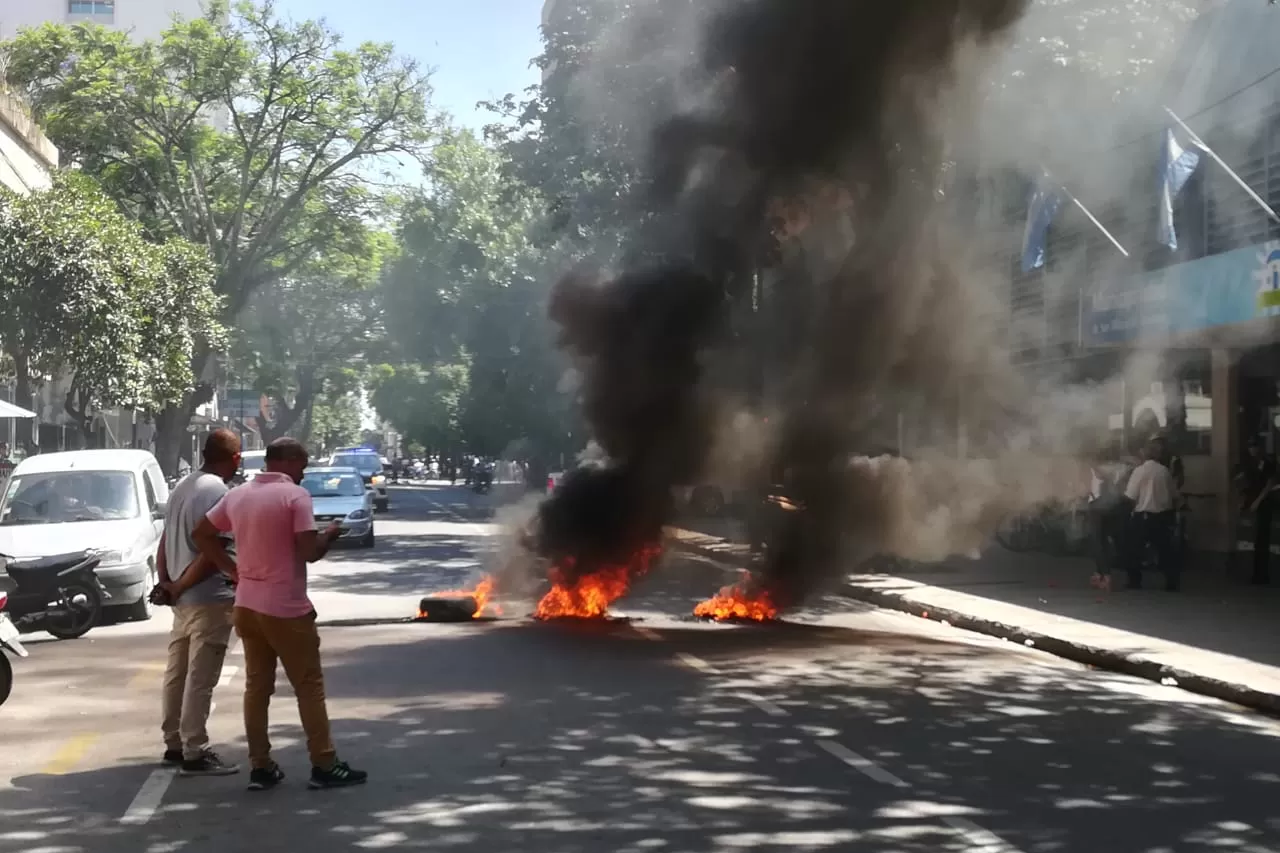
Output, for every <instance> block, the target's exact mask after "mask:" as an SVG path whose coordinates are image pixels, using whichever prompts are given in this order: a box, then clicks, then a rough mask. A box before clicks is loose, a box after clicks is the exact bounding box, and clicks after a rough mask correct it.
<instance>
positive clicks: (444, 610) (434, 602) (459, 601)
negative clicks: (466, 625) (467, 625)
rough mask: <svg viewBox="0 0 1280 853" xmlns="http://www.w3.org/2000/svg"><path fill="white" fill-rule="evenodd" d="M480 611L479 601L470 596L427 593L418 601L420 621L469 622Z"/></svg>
mask: <svg viewBox="0 0 1280 853" xmlns="http://www.w3.org/2000/svg"><path fill="white" fill-rule="evenodd" d="M479 612H480V603H479V602H478V601H476V599H475V598H474V597H472V596H434V595H428V596H426V597H425V598H423V599H422V601H420V602H419V603H418V620H419V621H421V622H470V621H471V620H473V619H475V618H476V614H477V613H479Z"/></svg>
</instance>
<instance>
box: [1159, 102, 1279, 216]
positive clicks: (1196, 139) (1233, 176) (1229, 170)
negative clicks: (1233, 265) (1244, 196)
mask: <svg viewBox="0 0 1280 853" xmlns="http://www.w3.org/2000/svg"><path fill="white" fill-rule="evenodd" d="M1164 111H1165V112H1166V113H1168V114H1169V118H1171V119H1173V120H1174V121H1176V122H1177V123H1178V127H1180V128H1182V129H1183V131H1185V132H1186V134H1187V136H1189V137H1191V143H1192V144H1193V145H1195V146H1196V147H1197V148H1199V149H1200V150H1201V151H1203V152H1204V153H1206V154H1208V155H1209V156H1210V157H1211V158H1212V159H1213V162H1215V163H1217V164H1218V165H1219V166H1221V167H1222V170H1223V171H1224V172H1226V173H1227V174H1228V175H1230V176H1231V180H1233V181H1235V182H1236V183H1237V184H1238V185H1239V186H1240V189H1242V190H1244V191H1245V192H1247V193H1248V194H1249V198H1251V199H1253V201H1254V203H1255V204H1257V205H1258V207H1260V208H1262V209H1263V210H1265V211H1266V212H1267V216H1270V217H1271V218H1272V220H1274V221H1276V222H1280V216H1278V215H1276V212H1275V211H1274V210H1272V209H1271V205H1269V204H1267V203H1266V202H1265V201H1263V200H1262V196H1260V195H1258V194H1257V193H1256V192H1254V191H1253V187H1251V186H1249V185H1248V184H1247V183H1245V180H1244V178H1242V177H1240V176H1239V175H1237V174H1236V173H1235V172H1234V171H1233V170H1232V168H1231V167H1230V166H1228V165H1227V164H1226V163H1225V162H1223V160H1222V158H1221V157H1219V156H1218V155H1217V154H1216V153H1214V150H1213V149H1212V148H1210V147H1209V146H1208V145H1205V144H1204V141H1203V140H1202V139H1201V138H1200V137H1198V136H1196V132H1195V131H1194V130H1192V129H1191V128H1189V127H1187V123H1186V122H1184V121H1183V120H1182V119H1180V118H1178V116H1177V114H1176V113H1175V112H1174V111H1173V110H1171V109H1169V108H1168V107H1165V108H1164Z"/></svg>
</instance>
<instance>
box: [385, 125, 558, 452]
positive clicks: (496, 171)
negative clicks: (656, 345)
mask: <svg viewBox="0 0 1280 853" xmlns="http://www.w3.org/2000/svg"><path fill="white" fill-rule="evenodd" d="M430 179H431V180H430V185H429V187H428V189H427V190H426V191H425V192H424V193H422V194H421V195H420V196H419V197H417V198H415V199H412V200H411V201H410V203H409V205H408V206H407V208H406V211H405V214H404V217H403V220H402V224H401V229H400V240H401V249H400V254H399V256H398V258H397V259H396V261H395V262H394V263H393V264H392V265H391V266H390V267H389V269H388V271H387V275H386V276H385V278H384V281H383V284H382V287H381V302H382V305H383V309H384V317H385V322H386V327H387V330H388V333H389V335H390V337H391V339H392V340H394V341H396V342H397V344H398V345H399V348H400V353H401V355H402V356H403V360H404V362H405V364H407V365H409V366H408V367H401V368H398V369H390V370H389V373H388V372H384V373H383V374H382V375H380V376H379V378H378V380H377V384H376V385H375V389H374V396H373V401H374V406H375V408H376V409H377V411H378V413H379V414H380V415H381V416H382V417H384V418H386V419H387V420H388V421H389V422H390V423H391V424H392V425H394V426H395V427H396V428H397V429H398V430H400V431H401V432H402V433H404V434H405V435H406V436H408V437H409V438H410V439H412V440H416V441H418V442H419V443H421V444H422V445H424V446H426V447H428V448H439V447H442V446H448V447H456V446H457V445H458V443H459V442H462V443H463V444H465V446H466V447H467V448H468V449H469V450H470V451H471V452H475V453H482V454H501V453H504V452H510V451H513V450H516V451H518V452H520V453H522V454H523V453H529V452H542V453H558V452H559V451H560V449H561V448H560V444H562V443H563V442H564V441H565V436H566V435H567V432H566V430H565V428H564V423H565V420H566V417H567V405H566V401H565V400H564V399H563V395H561V394H558V393H557V384H558V382H559V380H560V376H561V374H562V372H563V370H564V365H563V364H562V363H561V362H560V360H559V358H558V356H557V354H556V352H555V350H554V346H553V342H552V339H551V329H550V325H549V324H548V323H547V321H546V307H545V303H546V297H547V292H548V287H549V284H550V282H551V281H552V280H553V278H554V275H555V270H554V267H553V266H552V265H550V264H549V262H548V261H547V255H546V252H545V250H544V249H542V248H541V247H540V246H539V245H538V244H537V240H536V235H537V234H538V231H539V229H540V228H541V223H542V220H541V217H540V216H539V215H538V212H537V206H536V204H535V202H534V200H533V199H532V198H531V197H530V196H529V194H528V192H527V191H522V190H521V189H520V188H519V187H518V186H515V187H513V186H512V184H511V183H510V181H509V179H508V178H507V177H506V176H505V174H504V161H503V159H502V157H501V156H500V155H499V154H498V153H497V152H495V151H493V150H492V149H490V148H489V147H487V146H485V145H484V144H482V143H481V142H480V141H479V140H477V139H476V138H475V136H474V135H473V134H471V133H468V132H455V133H452V134H449V135H448V136H447V137H446V138H445V141H444V142H443V143H442V144H441V145H440V146H439V147H438V148H437V150H436V154H435V162H434V164H433V168H432V170H431V172H430ZM462 377H465V382H463V381H462ZM433 393H440V394H443V395H444V397H443V398H442V399H439V400H436V399H433V398H432V397H431V394H433ZM415 406H416V407H420V408H421V410H420V411H419V410H417V409H415V408H414V407H415Z"/></svg>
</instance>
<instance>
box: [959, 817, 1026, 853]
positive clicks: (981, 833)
mask: <svg viewBox="0 0 1280 853" xmlns="http://www.w3.org/2000/svg"><path fill="white" fill-rule="evenodd" d="M942 822H943V823H945V824H946V825H947V826H949V827H951V828H952V829H954V830H955V831H956V832H957V833H958V834H959V835H960V837H961V838H963V839H964V841H965V843H966V844H968V845H969V846H968V847H967V848H965V849H966V850H967V851H968V853H1022V851H1020V850H1019V849H1018V848H1017V847H1014V846H1013V845H1012V844H1009V843H1007V842H1006V841H1005V840H1004V839H1003V838H1001V837H1000V836H998V835H996V834H995V833H994V832H992V831H991V830H988V829H983V828H982V827H980V826H978V825H977V824H976V823H974V822H973V821H971V820H969V819H968V818H963V817H954V816H953V817H944V818H943V819H942Z"/></svg>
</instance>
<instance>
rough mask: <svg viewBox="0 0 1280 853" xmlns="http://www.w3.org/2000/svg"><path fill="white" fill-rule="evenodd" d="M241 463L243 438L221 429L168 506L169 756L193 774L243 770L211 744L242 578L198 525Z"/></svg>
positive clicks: (163, 545)
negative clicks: (217, 560)
mask: <svg viewBox="0 0 1280 853" xmlns="http://www.w3.org/2000/svg"><path fill="white" fill-rule="evenodd" d="M239 467H240V438H239V436H237V435H236V434H235V433H234V432H231V431H230V430H227V429H218V430H214V431H213V432H212V433H210V434H209V438H208V439H207V440H206V441H205V445H204V465H203V467H201V468H200V470H199V471H193V472H191V473H190V474H189V475H187V477H186V478H185V479H184V480H183V481H182V482H180V483H179V484H178V485H177V486H175V487H174V489H173V491H172V492H171V493H170V495H169V503H168V506H167V507H166V509H165V530H164V536H163V537H161V540H160V553H159V557H158V560H157V563H158V565H157V570H158V573H159V575H160V586H161V588H162V589H163V590H164V591H165V592H166V593H167V594H168V597H169V601H170V603H172V604H173V629H172V630H171V631H170V633H169V662H168V665H167V666H166V668H165V674H164V696H163V707H164V719H163V721H162V722H161V731H162V733H163V734H164V746H165V750H164V761H165V763H166V764H171V765H180V770H179V772H180V773H182V774H183V775H186V776H225V775H227V774H230V773H235V772H237V771H238V769H239V768H237V767H236V766H234V765H230V764H226V763H225V762H223V761H222V759H220V758H219V757H218V756H217V754H216V753H214V752H213V751H212V750H210V749H209V732H208V723H209V709H210V705H211V704H212V701H213V688H214V686H215V685H217V683H218V679H220V678H221V677H222V663H223V661H224V660H225V658H226V655H227V644H228V643H229V642H230V640H231V614H232V609H233V608H234V606H235V590H234V588H233V587H232V582H233V581H234V578H229V577H228V576H227V575H226V574H224V573H223V572H221V571H219V570H218V568H217V567H216V566H214V565H213V564H212V563H211V562H210V561H209V560H208V559H206V558H205V557H203V556H201V554H200V551H199V549H198V548H196V546H195V543H194V542H192V540H191V533H192V531H193V530H195V529H196V527H198V526H199V524H200V522H201V521H203V520H204V517H205V515H206V514H208V512H209V510H211V509H213V507H214V505H215V504H217V503H218V501H220V500H222V496H223V495H225V494H226V493H227V490H228V486H227V483H228V482H229V481H230V480H231V478H232V477H234V476H235V474H236V471H237V470H238V469H239Z"/></svg>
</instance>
